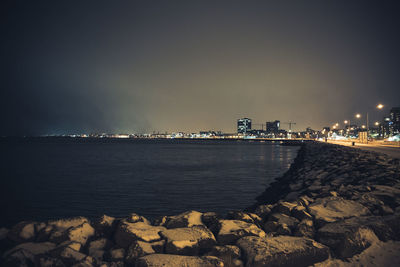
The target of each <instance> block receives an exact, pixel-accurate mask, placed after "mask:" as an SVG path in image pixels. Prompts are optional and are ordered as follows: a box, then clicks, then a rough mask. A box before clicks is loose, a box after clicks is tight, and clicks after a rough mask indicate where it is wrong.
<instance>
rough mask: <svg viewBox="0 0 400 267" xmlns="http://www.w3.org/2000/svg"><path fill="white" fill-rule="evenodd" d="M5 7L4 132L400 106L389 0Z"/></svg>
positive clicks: (183, 126)
mask: <svg viewBox="0 0 400 267" xmlns="http://www.w3.org/2000/svg"><path fill="white" fill-rule="evenodd" d="M397 2H398V1H397ZM0 12H1V13H0V15H1V31H2V33H1V36H2V37H1V44H0V46H1V50H0V53H1V63H0V66H1V95H0V97H1V98H0V106H1V108H0V111H1V112H0V114H1V115H0V116H1V132H0V135H42V134H70V133H93V132H97V133H101V132H108V133H131V132H136V133H143V132H153V131H160V132H164V131H169V132H172V131H186V132H196V131H199V130H209V129H214V130H222V131H225V132H235V131H236V128H235V127H236V119H237V118H240V117H250V118H252V119H253V121H254V122H255V123H265V121H269V120H275V119H278V120H281V121H282V122H286V121H294V122H296V123H297V125H296V127H295V130H303V129H305V127H307V126H311V127H312V128H314V129H321V128H322V127H323V126H332V125H333V124H334V123H336V122H339V123H341V122H343V120H344V119H352V120H353V121H355V119H354V114H355V113H357V112H360V113H363V114H365V113H366V112H369V114H370V117H371V124H372V122H373V121H375V120H377V119H380V118H382V117H383V116H384V115H386V114H387V113H388V112H389V109H390V107H392V106H400V88H399V84H400V73H399V69H400V68H399V62H400V51H399V49H400V37H399V36H400V34H399V26H400V16H399V15H398V14H400V6H399V4H396V1H393V2H385V1H374V2H368V1H140V2H134V1H2V3H1V11H0ZM379 102H381V103H383V104H385V109H384V110H382V111H378V110H377V109H375V105H376V104H377V103H379Z"/></svg>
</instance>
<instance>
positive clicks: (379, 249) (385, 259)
mask: <svg viewBox="0 0 400 267" xmlns="http://www.w3.org/2000/svg"><path fill="white" fill-rule="evenodd" d="M399 251H400V242H394V241H388V242H385V243H384V242H377V243H374V244H372V245H371V246H370V247H369V248H367V249H366V250H364V251H363V252H362V253H361V254H358V255H355V256H353V257H352V258H348V259H346V261H343V260H340V259H328V260H326V261H323V262H320V263H317V264H315V265H314V267H359V266H363V267H375V266H393V267H394V266H400V257H399Z"/></svg>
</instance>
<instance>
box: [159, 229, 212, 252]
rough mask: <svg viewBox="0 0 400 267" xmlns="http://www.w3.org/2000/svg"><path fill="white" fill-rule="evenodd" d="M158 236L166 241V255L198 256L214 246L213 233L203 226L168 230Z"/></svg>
mask: <svg viewBox="0 0 400 267" xmlns="http://www.w3.org/2000/svg"><path fill="white" fill-rule="evenodd" d="M160 234H161V236H162V237H163V239H165V240H166V245H165V252H166V253H168V254H179V255H188V256H191V255H199V254H202V253H204V252H206V251H209V250H210V249H211V248H212V247H213V246H214V245H215V244H216V240H215V237H214V235H213V233H212V232H211V231H210V230H208V229H207V228H206V227H205V226H193V227H186V228H174V229H168V230H164V231H162V232H161V233H160Z"/></svg>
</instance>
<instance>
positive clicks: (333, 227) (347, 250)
mask: <svg viewBox="0 0 400 267" xmlns="http://www.w3.org/2000/svg"><path fill="white" fill-rule="evenodd" d="M391 218H392V216H389V217H387V218H382V217H360V218H357V217H355V218H350V219H347V220H344V221H339V222H334V223H328V224H326V225H324V226H323V227H321V228H320V229H319V230H318V241H319V242H321V243H322V244H325V245H327V246H329V247H331V248H332V250H334V251H335V252H336V253H337V254H338V255H339V256H340V257H351V256H352V255H354V254H356V253H359V252H361V251H362V250H364V249H365V248H367V247H368V246H370V245H371V244H373V243H374V242H376V241H377V240H378V238H379V239H381V240H383V241H385V240H388V239H392V238H393V237H394V236H396V233H395V231H394V230H393V229H392V227H391V226H390V224H388V223H387V221H389V220H390V219H391Z"/></svg>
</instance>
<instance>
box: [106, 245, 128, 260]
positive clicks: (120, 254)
mask: <svg viewBox="0 0 400 267" xmlns="http://www.w3.org/2000/svg"><path fill="white" fill-rule="evenodd" d="M109 253H110V260H111V261H122V260H124V258H125V249H123V248H116V249H111V250H110V252H109Z"/></svg>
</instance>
